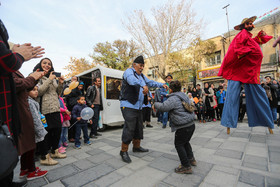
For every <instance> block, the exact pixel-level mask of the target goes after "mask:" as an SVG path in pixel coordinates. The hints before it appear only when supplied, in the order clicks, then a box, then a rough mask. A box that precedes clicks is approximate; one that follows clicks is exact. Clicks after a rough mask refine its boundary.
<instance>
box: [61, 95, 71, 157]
mask: <svg viewBox="0 0 280 187" xmlns="http://www.w3.org/2000/svg"><path fill="white" fill-rule="evenodd" d="M59 103H60V117H61V121H62V130H61V135H60V140H59V145H58V147H59V148H58V151H59V152H60V153H66V151H65V149H66V147H67V146H68V143H67V134H68V127H69V126H70V121H69V120H70V119H71V117H70V114H71V112H69V111H68V109H67V107H66V106H65V103H64V100H63V98H62V97H59Z"/></svg>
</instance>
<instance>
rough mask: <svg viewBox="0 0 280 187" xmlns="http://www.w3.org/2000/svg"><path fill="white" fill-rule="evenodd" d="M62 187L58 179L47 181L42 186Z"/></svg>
mask: <svg viewBox="0 0 280 187" xmlns="http://www.w3.org/2000/svg"><path fill="white" fill-rule="evenodd" d="M53 186H55V187H64V185H63V184H62V183H61V182H60V181H59V180H58V181H55V182H52V183H49V184H47V185H45V186H44V187H53Z"/></svg>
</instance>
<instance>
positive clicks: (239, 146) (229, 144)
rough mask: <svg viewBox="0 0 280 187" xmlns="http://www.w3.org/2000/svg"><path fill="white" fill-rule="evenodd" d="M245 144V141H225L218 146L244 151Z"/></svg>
mask: <svg viewBox="0 0 280 187" xmlns="http://www.w3.org/2000/svg"><path fill="white" fill-rule="evenodd" d="M246 144H247V143H245V142H237V141H226V142H225V143H223V144H222V145H221V146H220V148H222V149H230V150H235V151H240V152H244V151H245V147H246Z"/></svg>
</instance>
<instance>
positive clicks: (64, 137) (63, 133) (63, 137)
mask: <svg viewBox="0 0 280 187" xmlns="http://www.w3.org/2000/svg"><path fill="white" fill-rule="evenodd" d="M67 134H68V127H62V130H61V135H60V140H59V145H58V147H60V146H62V144H63V143H65V142H67Z"/></svg>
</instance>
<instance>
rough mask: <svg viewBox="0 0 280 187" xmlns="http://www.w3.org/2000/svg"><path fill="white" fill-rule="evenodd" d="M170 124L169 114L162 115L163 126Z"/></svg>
mask: <svg viewBox="0 0 280 187" xmlns="http://www.w3.org/2000/svg"><path fill="white" fill-rule="evenodd" d="M167 122H168V112H163V114H162V125H163V126H166V125H167Z"/></svg>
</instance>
